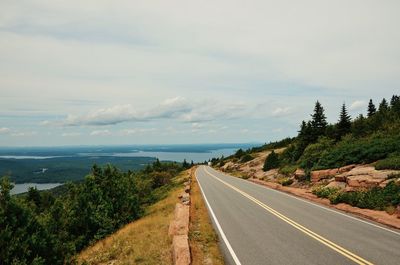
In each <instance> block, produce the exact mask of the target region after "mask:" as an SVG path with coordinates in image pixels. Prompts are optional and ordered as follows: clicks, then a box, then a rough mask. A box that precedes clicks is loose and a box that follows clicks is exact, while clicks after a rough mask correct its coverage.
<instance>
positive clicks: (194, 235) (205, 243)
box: [189, 177, 224, 265]
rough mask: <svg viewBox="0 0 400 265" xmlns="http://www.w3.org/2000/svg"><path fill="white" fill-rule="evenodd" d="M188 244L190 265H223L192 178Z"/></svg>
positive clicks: (207, 217) (201, 200)
mask: <svg viewBox="0 0 400 265" xmlns="http://www.w3.org/2000/svg"><path fill="white" fill-rule="evenodd" d="M191 203H192V205H191V207H190V227H189V244H190V251H191V255H192V264H193V265H199V264H214V265H219V264H224V259H223V257H222V255H221V253H220V251H219V247H218V236H217V234H216V233H215V231H214V229H213V227H212V224H211V221H210V218H209V216H208V212H207V208H206V206H205V204H204V201H203V198H202V196H201V192H200V188H199V185H198V184H197V181H196V178H195V177H192V189H191Z"/></svg>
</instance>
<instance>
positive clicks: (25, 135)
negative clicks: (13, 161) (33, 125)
mask: <svg viewBox="0 0 400 265" xmlns="http://www.w3.org/2000/svg"><path fill="white" fill-rule="evenodd" d="M34 135H37V132H35V131H27V132H13V133H12V134H11V136H14V137H29V136H34Z"/></svg>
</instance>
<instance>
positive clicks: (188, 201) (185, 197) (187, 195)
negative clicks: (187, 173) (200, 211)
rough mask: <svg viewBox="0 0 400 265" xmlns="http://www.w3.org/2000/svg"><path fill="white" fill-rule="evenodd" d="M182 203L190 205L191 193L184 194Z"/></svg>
mask: <svg viewBox="0 0 400 265" xmlns="http://www.w3.org/2000/svg"><path fill="white" fill-rule="evenodd" d="M181 202H182V203H183V204H184V205H189V204H190V195H189V193H183V194H182V198H181Z"/></svg>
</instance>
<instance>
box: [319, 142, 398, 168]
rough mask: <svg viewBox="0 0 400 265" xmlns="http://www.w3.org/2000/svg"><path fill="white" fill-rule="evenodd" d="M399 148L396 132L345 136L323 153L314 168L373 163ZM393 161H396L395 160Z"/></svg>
mask: <svg viewBox="0 0 400 265" xmlns="http://www.w3.org/2000/svg"><path fill="white" fill-rule="evenodd" d="M398 150H400V135H396V134H394V135H385V134H374V135H372V136H370V137H366V138H361V139H355V138H352V137H345V138H344V139H343V140H342V141H341V142H339V143H338V144H336V145H335V146H334V147H333V148H332V149H331V150H329V151H327V152H323V153H322V155H321V157H320V159H319V161H318V163H316V164H315V165H314V169H326V168H336V167H342V166H345V165H349V164H361V163H372V162H374V161H377V160H380V159H385V158H387V157H388V156H389V155H390V154H392V153H394V152H396V151H398ZM391 161H392V162H395V160H391ZM392 164H393V163H392Z"/></svg>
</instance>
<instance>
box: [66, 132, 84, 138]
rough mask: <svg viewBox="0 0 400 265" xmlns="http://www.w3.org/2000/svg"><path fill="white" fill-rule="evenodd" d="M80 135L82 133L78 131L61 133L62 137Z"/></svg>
mask: <svg viewBox="0 0 400 265" xmlns="http://www.w3.org/2000/svg"><path fill="white" fill-rule="evenodd" d="M80 135H82V134H81V133H79V132H66V133H62V134H61V136H62V137H77V136H80Z"/></svg>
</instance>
